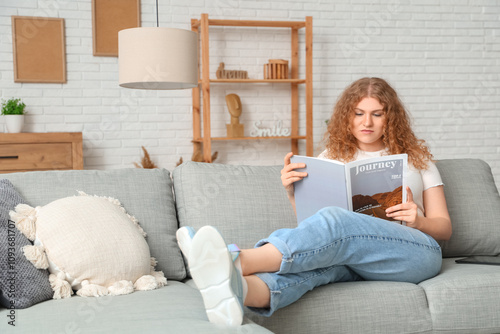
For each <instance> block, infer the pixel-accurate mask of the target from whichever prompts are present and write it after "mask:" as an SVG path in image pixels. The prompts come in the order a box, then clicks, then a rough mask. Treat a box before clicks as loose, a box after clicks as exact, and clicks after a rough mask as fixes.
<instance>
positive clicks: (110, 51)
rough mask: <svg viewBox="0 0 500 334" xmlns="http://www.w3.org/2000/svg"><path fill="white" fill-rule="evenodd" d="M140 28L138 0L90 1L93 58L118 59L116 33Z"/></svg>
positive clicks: (139, 3) (139, 4)
mask: <svg viewBox="0 0 500 334" xmlns="http://www.w3.org/2000/svg"><path fill="white" fill-rule="evenodd" d="M140 26H141V1H140V0H92V41H93V52H94V56H104V57H118V31H120V30H123V29H128V28H136V27H140Z"/></svg>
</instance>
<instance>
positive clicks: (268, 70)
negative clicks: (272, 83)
mask: <svg viewBox="0 0 500 334" xmlns="http://www.w3.org/2000/svg"><path fill="white" fill-rule="evenodd" d="M264 79H288V60H284V59H269V63H268V64H264Z"/></svg>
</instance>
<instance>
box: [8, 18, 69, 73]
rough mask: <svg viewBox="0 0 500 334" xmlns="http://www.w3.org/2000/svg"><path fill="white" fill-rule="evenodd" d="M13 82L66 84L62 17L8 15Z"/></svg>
mask: <svg viewBox="0 0 500 334" xmlns="http://www.w3.org/2000/svg"><path fill="white" fill-rule="evenodd" d="M11 21H12V48H13V57H14V82H30V83H66V45H65V33H64V19H61V18H51V17H35V16H12V18H11Z"/></svg>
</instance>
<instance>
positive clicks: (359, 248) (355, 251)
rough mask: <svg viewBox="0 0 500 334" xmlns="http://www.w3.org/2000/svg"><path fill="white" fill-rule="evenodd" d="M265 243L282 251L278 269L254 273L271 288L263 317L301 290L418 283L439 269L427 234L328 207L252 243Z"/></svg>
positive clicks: (435, 246) (435, 245) (437, 254)
mask: <svg viewBox="0 0 500 334" xmlns="http://www.w3.org/2000/svg"><path fill="white" fill-rule="evenodd" d="M266 243H271V244H272V245H274V246H275V247H276V248H277V249H278V250H279V251H280V252H281V254H283V258H282V261H281V267H280V270H279V271H277V272H275V273H258V274H257V276H258V277H259V278H260V279H261V280H263V281H264V282H265V283H266V284H267V286H268V287H269V289H270V291H271V301H270V308H268V309H262V308H250V309H251V310H253V311H255V312H257V313H259V314H261V315H265V316H270V315H271V314H273V313H274V312H275V311H276V310H278V309H280V308H282V307H285V306H287V305H290V304H291V303H293V302H295V301H296V300H298V299H299V298H300V297H302V295H304V294H305V293H306V292H307V291H309V290H312V289H314V288H315V287H317V286H321V285H324V284H328V283H333V282H346V281H358V280H376V281H399V282H410V283H419V282H421V281H423V280H426V279H428V278H431V277H433V276H435V275H437V274H438V273H439V271H440V269H441V260H442V257H441V248H440V247H439V245H438V243H437V242H436V241H435V240H434V239H433V238H432V237H430V236H429V235H427V234H425V233H423V232H420V231H419V230H417V229H414V228H411V227H407V226H403V225H399V224H397V223H394V222H390V221H387V220H384V219H380V218H375V217H370V216H367V215H364V214H358V213H354V212H350V211H347V210H344V209H341V208H338V207H328V208H324V209H322V210H320V211H318V212H317V213H316V214H315V215H313V216H311V217H309V218H308V219H306V220H304V221H303V222H302V223H300V225H299V226H298V227H296V228H294V229H280V230H277V231H275V232H273V233H272V234H271V235H270V236H269V237H268V238H267V239H263V240H261V241H259V242H258V243H257V244H256V246H255V247H260V246H262V245H264V244H266Z"/></svg>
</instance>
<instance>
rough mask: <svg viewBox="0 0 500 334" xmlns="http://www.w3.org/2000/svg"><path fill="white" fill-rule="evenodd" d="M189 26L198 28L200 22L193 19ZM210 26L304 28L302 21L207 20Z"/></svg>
mask: <svg viewBox="0 0 500 334" xmlns="http://www.w3.org/2000/svg"><path fill="white" fill-rule="evenodd" d="M191 25H192V26H193V27H194V28H198V27H200V25H201V22H200V20H196V19H193V20H192V21H191ZM208 25H210V26H226V27H267V28H294V29H300V28H304V27H305V26H306V22H304V21H252V20H212V19H209V20H208Z"/></svg>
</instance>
